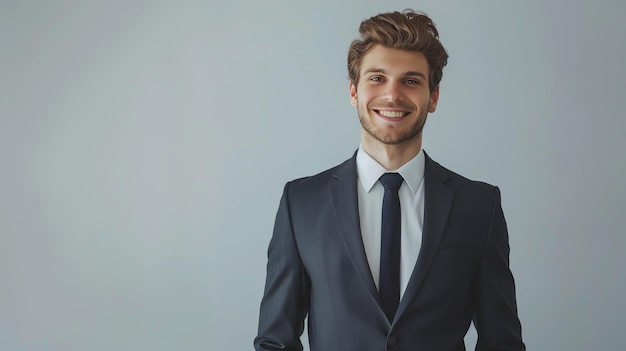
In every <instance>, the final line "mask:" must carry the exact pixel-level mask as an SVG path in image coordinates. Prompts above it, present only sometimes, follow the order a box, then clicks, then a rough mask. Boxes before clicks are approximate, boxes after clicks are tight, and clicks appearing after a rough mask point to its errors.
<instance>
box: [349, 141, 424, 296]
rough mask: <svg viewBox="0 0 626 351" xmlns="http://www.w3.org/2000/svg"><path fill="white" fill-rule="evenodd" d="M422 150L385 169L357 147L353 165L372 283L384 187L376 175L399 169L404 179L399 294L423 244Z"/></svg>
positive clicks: (400, 193) (376, 272) (376, 266)
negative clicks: (397, 165)
mask: <svg viewBox="0 0 626 351" xmlns="http://www.w3.org/2000/svg"><path fill="white" fill-rule="evenodd" d="M424 163H425V157H424V152H423V151H422V150H420V152H419V153H418V154H417V155H416V156H415V157H413V158H412V159H411V160H410V161H409V162H407V163H405V164H404V165H403V166H402V167H400V168H399V169H397V170H390V171H387V170H386V169H385V168H384V167H383V166H381V165H380V164H379V163H378V162H377V161H376V160H374V159H373V158H372V157H371V156H370V155H368V154H367V153H366V152H365V151H364V150H363V148H362V147H359V150H358V151H357V155H356V169H357V176H358V179H359V186H358V197H359V218H360V225H361V237H362V239H363V246H364V247H365V255H366V256H367V262H368V263H369V266H370V270H371V272H372V277H373V278H374V283H375V284H376V287H377V288H378V280H379V274H380V239H381V238H380V230H381V225H382V210H383V195H384V193H385V189H384V188H383V185H382V184H380V182H379V181H378V178H380V176H381V175H383V173H386V172H397V173H400V175H401V176H402V178H404V182H403V183H402V186H401V187H400V190H399V191H398V196H399V198H400V215H401V218H402V219H401V241H400V243H401V244H400V245H401V254H400V296H402V295H404V290H405V289H406V286H407V284H408V283H409V279H410V278H411V273H413V268H414V267H415V263H416V262H417V255H418V254H419V251H420V247H421V244H422V228H423V224H424V184H423V183H424V182H423V179H424Z"/></svg>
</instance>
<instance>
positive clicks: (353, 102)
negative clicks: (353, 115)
mask: <svg viewBox="0 0 626 351" xmlns="http://www.w3.org/2000/svg"><path fill="white" fill-rule="evenodd" d="M350 104H351V105H352V106H354V107H356V105H357V96H356V85H354V83H352V81H350Z"/></svg>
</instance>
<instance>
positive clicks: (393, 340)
mask: <svg viewBox="0 0 626 351" xmlns="http://www.w3.org/2000/svg"><path fill="white" fill-rule="evenodd" d="M396 341H397V340H396V337H395V336H393V335H392V336H390V337H389V338H387V346H389V347H393V346H394V345H395V344H396Z"/></svg>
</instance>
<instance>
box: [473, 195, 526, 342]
mask: <svg viewBox="0 0 626 351" xmlns="http://www.w3.org/2000/svg"><path fill="white" fill-rule="evenodd" d="M509 251H510V249H509V237H508V233H507V228H506V222H505V220H504V214H503V212H502V206H501V203H500V190H499V189H498V188H497V187H495V188H494V195H493V207H492V214H491V221H490V225H489V233H488V236H487V240H486V243H485V247H484V251H483V257H482V261H481V263H480V268H479V273H478V275H477V281H476V289H475V296H474V303H475V306H476V313H475V315H474V325H475V327H476V331H477V333H478V342H477V344H476V350H477V351H496V350H498V351H505V350H507V351H509V350H511V351H513V350H515V351H523V350H525V349H526V348H525V345H524V343H523V342H522V334H521V325H520V321H519V318H518V316H517V303H516V301H515V282H514V280H513V275H512V273H511V270H510V268H509Z"/></svg>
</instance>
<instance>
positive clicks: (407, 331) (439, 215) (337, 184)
mask: <svg viewBox="0 0 626 351" xmlns="http://www.w3.org/2000/svg"><path fill="white" fill-rule="evenodd" d="M424 172H425V174H424V182H425V183H424V186H425V189H424V190H425V192H424V228H423V234H422V246H421V249H420V253H419V256H418V259H417V263H416V265H415V268H414V271H413V273H412V275H411V278H410V280H409V283H408V286H407V288H406V291H405V293H404V295H403V297H402V299H401V301H400V305H399V307H398V311H397V313H396V315H395V318H394V320H393V321H392V322H389V321H388V320H387V318H386V317H385V314H384V312H383V310H382V308H381V305H380V300H379V296H378V291H377V289H376V286H375V284H374V280H373V278H372V275H371V273H370V268H369V265H368V263H367V258H366V256H365V250H364V248H363V242H362V240H361V233H360V229H359V210H358V200H357V186H358V182H357V174H356V158H355V157H354V156H353V157H352V158H351V159H349V160H347V161H346V162H344V163H342V164H341V165H339V166H337V167H334V168H332V169H329V170H327V171H325V172H322V173H320V174H318V175H315V176H312V177H308V178H302V179H298V180H295V181H292V182H289V183H287V184H286V185H285V189H284V192H283V195H282V199H281V202H280V206H279V209H278V213H277V216H276V222H275V227H274V233H273V237H272V239H271V241H270V244H269V249H268V262H267V280H266V286H265V293H264V296H263V299H262V302H261V309H260V318H259V330H258V336H257V337H256V338H255V340H254V345H255V348H256V350H257V351H270V350H301V349H302V344H301V342H300V336H301V334H302V332H303V328H304V320H305V318H307V316H308V320H307V322H308V336H309V344H310V348H311V351H369V350H371V351H381V350H398V351H409V350H411V351H415V350H428V351H448V350H449V351H453V350H454V351H459V350H465V345H464V341H463V339H464V336H465V334H466V333H467V330H468V328H469V326H470V323H471V322H472V320H473V321H474V324H475V327H476V329H477V332H478V344H477V345H476V350H485V351H486V350H520V351H521V350H525V346H524V344H523V342H522V338H521V326H520V322H519V319H518V316H517V307H516V301H515V285H514V281H513V276H512V274H511V271H510V269H509V244H508V234H507V229H506V223H505V220H504V215H503V213H502V208H501V206H500V191H499V190H498V188H497V187H494V186H491V185H488V184H485V183H481V182H476V181H470V180H468V179H466V178H464V177H462V176H460V175H458V174H456V173H453V172H451V171H449V170H447V169H446V168H444V167H442V166H441V165H439V164H438V163H436V162H434V161H433V160H431V159H430V158H429V157H428V155H426V164H425V170H424Z"/></svg>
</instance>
